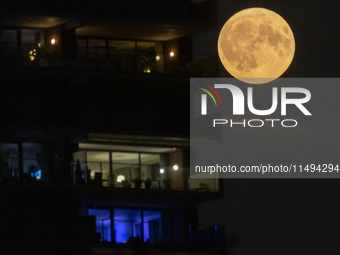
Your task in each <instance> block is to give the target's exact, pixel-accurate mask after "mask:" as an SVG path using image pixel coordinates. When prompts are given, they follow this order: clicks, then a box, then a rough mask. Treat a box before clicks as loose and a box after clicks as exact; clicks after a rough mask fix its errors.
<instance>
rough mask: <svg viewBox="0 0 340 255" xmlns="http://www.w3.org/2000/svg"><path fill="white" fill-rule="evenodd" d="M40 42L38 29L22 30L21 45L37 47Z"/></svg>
mask: <svg viewBox="0 0 340 255" xmlns="http://www.w3.org/2000/svg"><path fill="white" fill-rule="evenodd" d="M39 42H40V31H39V30H36V29H22V30H21V43H22V44H33V45H36V44H38V43H39Z"/></svg>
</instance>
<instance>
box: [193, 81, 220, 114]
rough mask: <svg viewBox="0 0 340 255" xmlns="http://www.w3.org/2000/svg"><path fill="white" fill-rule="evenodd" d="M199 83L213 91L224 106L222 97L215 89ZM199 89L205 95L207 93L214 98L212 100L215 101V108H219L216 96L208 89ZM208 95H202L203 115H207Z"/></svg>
mask: <svg viewBox="0 0 340 255" xmlns="http://www.w3.org/2000/svg"><path fill="white" fill-rule="evenodd" d="M198 83H199V84H202V85H204V86H206V87H207V88H208V89H210V90H211V91H212V93H213V94H215V96H216V97H217V98H218V100H219V101H220V104H221V106H222V100H221V97H220V95H219V94H218V93H217V91H216V90H215V89H214V88H213V87H211V86H210V85H208V84H205V83H203V82H198ZM199 89H200V90H202V91H204V92H205V93H207V94H208V95H209V96H210V97H211V98H212V100H213V101H214V104H215V106H217V102H216V99H215V97H214V95H213V94H212V93H211V92H210V91H209V90H208V89H206V88H199ZM207 94H202V96H201V114H202V115H207Z"/></svg>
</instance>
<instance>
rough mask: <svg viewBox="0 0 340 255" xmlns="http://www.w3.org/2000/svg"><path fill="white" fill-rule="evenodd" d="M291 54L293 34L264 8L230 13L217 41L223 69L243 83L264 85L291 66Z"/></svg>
mask: <svg viewBox="0 0 340 255" xmlns="http://www.w3.org/2000/svg"><path fill="white" fill-rule="evenodd" d="M294 52H295V41H294V35H293V32H292V30H291V28H290V27H289V25H288V23H287V22H286V21H285V20H284V19H283V18H282V17H281V16H280V15H278V14H277V13H275V12H273V11H270V10H267V9H264V8H250V9H245V10H243V11H240V12H238V13H236V14H234V15H233V16H232V17H231V18H230V19H229V20H228V21H227V22H226V23H225V24H224V26H223V28H222V29H221V32H220V35H219V38H218V55H219V57H220V59H221V62H222V64H223V66H224V67H225V69H226V70H227V71H228V72H229V73H230V74H231V75H232V76H234V77H235V78H237V79H239V80H242V81H244V82H247V83H253V84H259V83H266V82H270V81H272V80H274V79H276V78H278V77H280V76H281V75H282V74H283V73H284V72H285V71H286V70H287V68H288V67H289V65H290V64H291V62H292V60H293V57H294Z"/></svg>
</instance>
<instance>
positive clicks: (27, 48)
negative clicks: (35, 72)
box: [0, 44, 171, 73]
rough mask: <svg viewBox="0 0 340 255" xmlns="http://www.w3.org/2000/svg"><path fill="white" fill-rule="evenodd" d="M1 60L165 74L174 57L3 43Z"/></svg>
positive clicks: (100, 48) (123, 51) (112, 50)
mask: <svg viewBox="0 0 340 255" xmlns="http://www.w3.org/2000/svg"><path fill="white" fill-rule="evenodd" d="M0 59H1V60H2V61H4V62H6V63H7V64H11V63H16V64H17V63H19V64H23V65H31V66H41V67H47V66H55V67H73V68H77V67H78V68H92V69H93V68H97V69H108V70H110V71H116V72H120V73H164V72H165V70H164V61H166V60H169V59H171V57H170V56H167V55H165V54H164V53H163V52H156V51H155V50H138V51H137V50H117V49H114V48H112V49H111V48H106V47H93V48H84V47H78V48H71V47H60V46H42V45H40V46H39V47H38V46H37V45H33V44H32V45H17V44H0Z"/></svg>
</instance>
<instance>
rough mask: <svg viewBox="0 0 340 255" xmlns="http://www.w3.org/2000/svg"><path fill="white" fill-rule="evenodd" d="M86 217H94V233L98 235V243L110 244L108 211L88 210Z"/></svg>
mask: <svg viewBox="0 0 340 255" xmlns="http://www.w3.org/2000/svg"><path fill="white" fill-rule="evenodd" d="M88 215H93V216H96V232H97V233H99V234H100V241H107V242H111V220H110V211H109V210H98V209H89V210H88Z"/></svg>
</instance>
